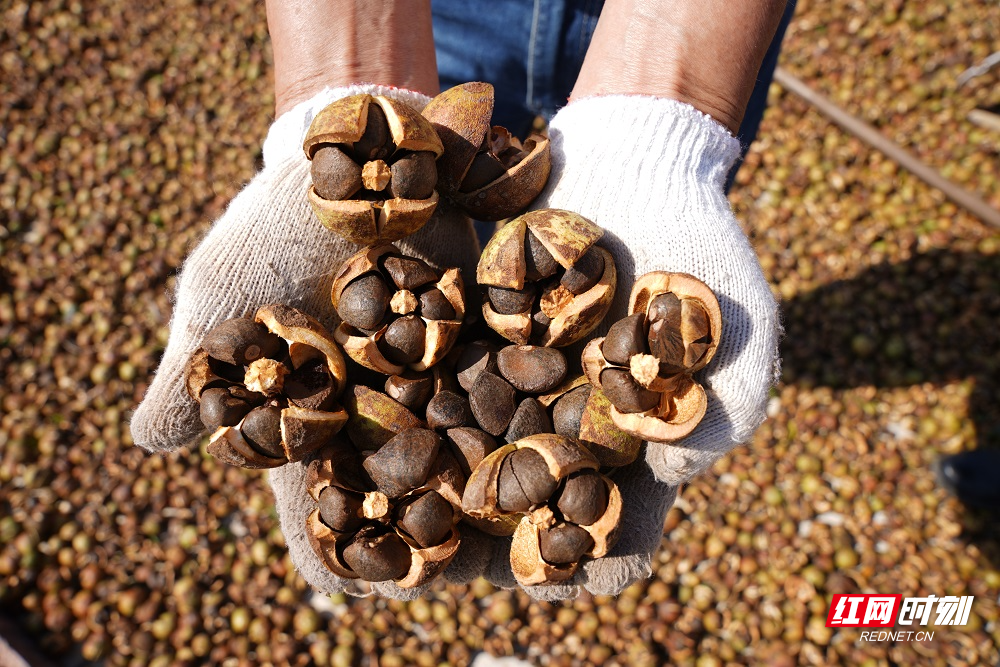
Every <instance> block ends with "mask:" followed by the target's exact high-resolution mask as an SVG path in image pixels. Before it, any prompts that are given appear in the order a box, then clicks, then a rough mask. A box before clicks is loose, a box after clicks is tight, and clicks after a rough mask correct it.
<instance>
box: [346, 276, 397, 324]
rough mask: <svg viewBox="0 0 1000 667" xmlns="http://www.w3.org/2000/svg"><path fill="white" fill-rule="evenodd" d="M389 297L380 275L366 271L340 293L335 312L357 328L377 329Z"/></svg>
mask: <svg viewBox="0 0 1000 667" xmlns="http://www.w3.org/2000/svg"><path fill="white" fill-rule="evenodd" d="M391 297H392V294H391V293H390V292H389V288H388V287H387V286H386V284H385V281H384V280H382V276H380V275H378V274H377V273H368V274H365V275H363V276H361V277H359V278H356V279H355V280H353V281H351V283H350V284H349V285H348V286H347V287H345V288H344V291H343V292H341V293H340V301H339V302H338V303H337V314H338V315H340V319H342V320H343V321H344V322H347V323H348V324H350V325H351V326H352V327H355V328H357V329H366V330H369V331H370V330H372V329H378V328H379V325H380V324H381V323H382V318H384V317H385V310H386V308H387V307H388V306H389V299H390V298H391Z"/></svg>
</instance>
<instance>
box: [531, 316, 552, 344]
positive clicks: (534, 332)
mask: <svg viewBox="0 0 1000 667" xmlns="http://www.w3.org/2000/svg"><path fill="white" fill-rule="evenodd" d="M551 323H552V319H551V318H550V317H549V316H548V315H546V314H545V313H543V312H542V311H540V310H536V311H535V312H534V313H532V315H531V339H532V340H536V341H537V340H539V339H541V337H542V336H543V335H545V332H546V331H548V329H549V324H551Z"/></svg>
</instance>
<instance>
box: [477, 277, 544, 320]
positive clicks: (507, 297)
mask: <svg viewBox="0 0 1000 667" xmlns="http://www.w3.org/2000/svg"><path fill="white" fill-rule="evenodd" d="M537 293H538V288H536V287H535V285H534V284H532V283H525V285H524V289H520V290H516V289H507V288H505V287H493V286H489V287H487V288H486V296H487V297H488V298H489V300H490V305H492V306H493V310H495V311H496V312H498V313H500V314H501V315H513V314H515V313H523V312H524V311H526V310H528V309H529V308H531V304H532V303H534V301H535V295H536V294H537Z"/></svg>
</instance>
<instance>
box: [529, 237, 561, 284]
mask: <svg viewBox="0 0 1000 667" xmlns="http://www.w3.org/2000/svg"><path fill="white" fill-rule="evenodd" d="M524 263H525V269H526V270H525V274H524V277H525V279H526V280H532V281H534V280H541V279H543V278H548V277H549V276H554V275H555V273H556V271H558V270H559V263H558V262H556V260H555V257H553V256H552V253H550V252H549V251H548V249H547V248H546V247H545V246H544V245H542V242H541V241H539V240H538V237H536V236H535V235H534V234H533V233H531V231H530V230H529V231H527V232H525V234H524Z"/></svg>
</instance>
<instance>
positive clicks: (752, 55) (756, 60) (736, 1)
mask: <svg viewBox="0 0 1000 667" xmlns="http://www.w3.org/2000/svg"><path fill="white" fill-rule="evenodd" d="M784 5H785V0H704V1H703V2H690V1H689V0H608V2H607V3H606V4H605V7H604V10H602V12H601V18H600V21H599V22H598V25H597V30H596V32H595V33H594V39H593V41H592V42H591V45H590V48H589V49H588V51H587V57H586V59H585V60H584V63H583V68H582V69H581V71H580V76H579V78H578V79H577V82H576V86H575V87H574V89H573V94H572V96H571V99H579V98H581V97H590V96H593V95H609V94H639V95H653V96H656V97H665V98H669V99H674V100H678V101H680V102H685V103H687V104H690V105H692V106H694V107H695V108H696V109H698V110H699V111H702V112H704V113H706V114H708V115H710V116H712V117H713V118H714V119H715V120H717V121H719V122H720V123H722V124H723V125H725V126H726V127H727V128H729V130H730V131H731V132H733V133H734V134H735V133H736V131H737V130H738V129H739V125H740V121H741V120H742V119H743V113H744V111H745V110H746V105H747V102H748V101H749V99H750V93H751V92H752V91H753V85H754V82H755V81H756V77H757V71H758V69H759V68H760V63H761V61H762V60H763V58H764V54H765V52H766V51H767V47H768V45H769V44H770V42H771V39H772V38H773V36H774V32H775V30H776V29H777V26H778V23H779V21H780V19H781V13H782V10H783V9H784Z"/></svg>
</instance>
